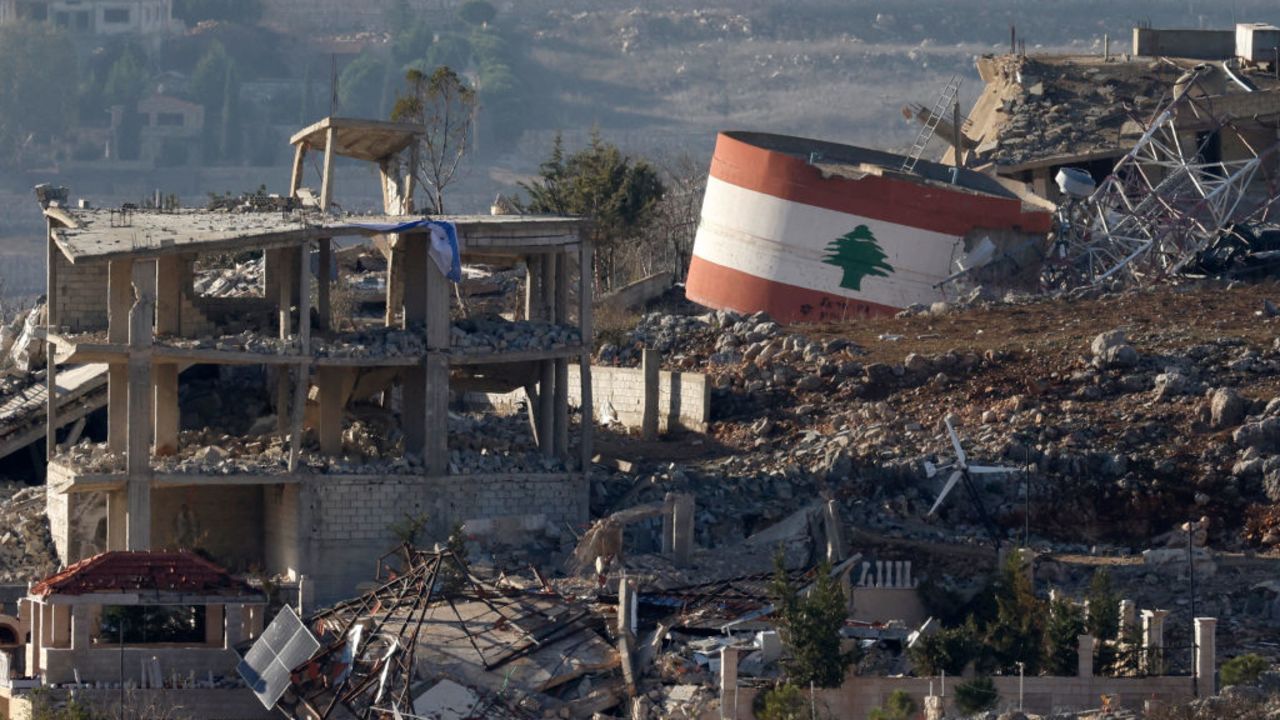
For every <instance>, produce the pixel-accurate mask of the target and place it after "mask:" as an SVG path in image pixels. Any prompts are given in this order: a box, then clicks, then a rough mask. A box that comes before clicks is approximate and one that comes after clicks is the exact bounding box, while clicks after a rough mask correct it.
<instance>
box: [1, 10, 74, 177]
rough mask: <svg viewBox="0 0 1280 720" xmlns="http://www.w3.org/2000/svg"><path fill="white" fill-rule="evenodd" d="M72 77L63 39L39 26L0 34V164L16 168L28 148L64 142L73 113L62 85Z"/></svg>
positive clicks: (71, 100)
mask: <svg viewBox="0 0 1280 720" xmlns="http://www.w3.org/2000/svg"><path fill="white" fill-rule="evenodd" d="M75 77H76V55H75V49H74V47H73V46H72V44H71V41H70V40H69V39H68V38H67V36H66V35H65V34H64V33H62V32H60V31H57V30H55V29H53V28H51V27H49V26H47V25H43V24H40V25H29V24H25V23H19V24H14V25H8V26H5V27H3V28H0V161H3V162H6V163H15V162H20V161H21V160H22V158H23V154H24V151H26V150H27V149H28V148H31V147H32V146H33V145H37V144H40V143H47V142H50V141H53V140H60V139H62V138H63V137H65V135H66V133H67V131H68V130H69V129H70V127H71V121H72V120H73V119H74V117H75V111H76V94H75V93H74V92H68V91H67V83H68V82H74V79H75ZM72 87H74V85H73V86H72Z"/></svg>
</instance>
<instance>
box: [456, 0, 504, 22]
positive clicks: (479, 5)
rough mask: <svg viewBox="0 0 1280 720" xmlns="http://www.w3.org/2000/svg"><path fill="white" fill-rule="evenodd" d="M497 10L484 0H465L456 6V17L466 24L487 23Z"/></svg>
mask: <svg viewBox="0 0 1280 720" xmlns="http://www.w3.org/2000/svg"><path fill="white" fill-rule="evenodd" d="M497 15H498V10H497V9H496V8H494V7H493V5H491V4H489V3H488V2H485V0H467V1H466V2H464V3H462V5H460V6H459V7H458V18H459V19H461V20H462V22H464V23H466V24H468V25H488V24H489V23H491V22H493V19H494V18H495V17H497Z"/></svg>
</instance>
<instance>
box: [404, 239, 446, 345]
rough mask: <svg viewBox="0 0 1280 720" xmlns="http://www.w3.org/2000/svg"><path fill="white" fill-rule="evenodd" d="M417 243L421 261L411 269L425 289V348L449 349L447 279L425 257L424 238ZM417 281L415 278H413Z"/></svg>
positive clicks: (428, 258) (431, 261) (432, 262)
mask: <svg viewBox="0 0 1280 720" xmlns="http://www.w3.org/2000/svg"><path fill="white" fill-rule="evenodd" d="M419 242H422V243H424V244H423V246H422V247H423V251H422V260H421V262H419V263H418V264H417V265H416V266H414V267H413V268H412V271H413V272H414V273H421V277H422V280H423V281H424V285H425V287H426V300H425V301H426V321H427V348H428V349H429V350H448V349H449V330H450V328H452V326H453V321H452V320H451V319H450V318H449V305H450V302H449V296H450V289H449V278H447V277H445V276H444V273H442V272H440V268H438V267H436V264H435V261H433V260H432V259H431V258H430V257H428V256H427V252H426V245H425V242H426V240H425V237H424V239H422V240H419ZM413 281H415V282H416V281H417V278H413Z"/></svg>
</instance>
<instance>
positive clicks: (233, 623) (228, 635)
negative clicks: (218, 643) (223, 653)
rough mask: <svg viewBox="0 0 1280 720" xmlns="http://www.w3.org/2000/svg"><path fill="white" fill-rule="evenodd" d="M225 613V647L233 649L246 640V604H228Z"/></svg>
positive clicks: (224, 609)
mask: <svg viewBox="0 0 1280 720" xmlns="http://www.w3.org/2000/svg"><path fill="white" fill-rule="evenodd" d="M223 613H224V617H225V627H226V631H225V634H224V636H223V638H224V640H223V647H225V648H227V649H231V648H234V647H235V646H236V645H239V644H240V643H241V642H243V641H244V640H245V627H244V625H245V623H244V606H243V605H227V606H225V607H224V608H223Z"/></svg>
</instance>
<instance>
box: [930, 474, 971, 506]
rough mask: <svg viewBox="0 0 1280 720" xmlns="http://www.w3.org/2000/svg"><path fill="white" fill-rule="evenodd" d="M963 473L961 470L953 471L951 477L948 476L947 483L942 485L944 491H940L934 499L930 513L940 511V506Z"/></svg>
mask: <svg viewBox="0 0 1280 720" xmlns="http://www.w3.org/2000/svg"><path fill="white" fill-rule="evenodd" d="M963 474H964V473H963V472H961V471H960V470H957V471H955V472H953V473H951V477H949V478H947V484H946V485H943V486H942V492H940V493H938V499H937V500H934V501H933V507H931V508H929V513H928V514H929V515H932V514H934V513H936V512H938V506H939V505H941V504H942V501H943V500H946V499H947V494H948V493H950V492H951V488H953V487H955V486H956V483H958V482H960V476H961V475H963Z"/></svg>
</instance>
